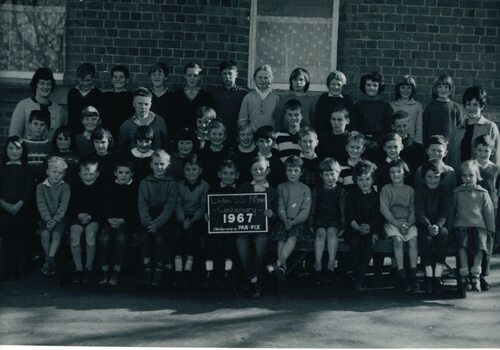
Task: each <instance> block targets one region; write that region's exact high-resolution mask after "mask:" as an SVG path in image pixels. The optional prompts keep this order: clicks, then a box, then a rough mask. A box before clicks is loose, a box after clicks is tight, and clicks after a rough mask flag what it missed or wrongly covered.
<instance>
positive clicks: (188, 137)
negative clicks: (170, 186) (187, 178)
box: [167, 128, 196, 181]
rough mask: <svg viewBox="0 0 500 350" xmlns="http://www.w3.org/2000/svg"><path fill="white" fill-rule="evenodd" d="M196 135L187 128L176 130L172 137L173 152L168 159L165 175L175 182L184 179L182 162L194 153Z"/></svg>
mask: <svg viewBox="0 0 500 350" xmlns="http://www.w3.org/2000/svg"><path fill="white" fill-rule="evenodd" d="M195 141H196V135H195V133H194V132H193V131H192V130H191V129H188V128H182V129H180V130H178V131H177V132H176V133H175V134H174V137H173V142H174V146H173V152H172V156H171V157H170V166H169V167H168V170H167V173H168V174H169V175H170V176H171V177H172V178H173V179H174V180H175V181H179V180H182V179H183V178H184V160H186V159H187V158H188V157H189V156H190V155H191V154H193V153H196V152H195V150H196V147H195V144H196V142H195Z"/></svg>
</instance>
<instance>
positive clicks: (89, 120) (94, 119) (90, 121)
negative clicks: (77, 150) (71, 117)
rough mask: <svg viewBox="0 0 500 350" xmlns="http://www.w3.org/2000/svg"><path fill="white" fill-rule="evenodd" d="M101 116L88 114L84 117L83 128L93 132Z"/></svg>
mask: <svg viewBox="0 0 500 350" xmlns="http://www.w3.org/2000/svg"><path fill="white" fill-rule="evenodd" d="M100 120H101V119H100V118H99V117H98V116H96V115H86V116H84V117H83V118H82V124H83V129H84V130H85V131H87V132H92V131H94V130H95V128H97V125H99V123H100Z"/></svg>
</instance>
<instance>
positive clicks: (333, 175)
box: [320, 168, 340, 188]
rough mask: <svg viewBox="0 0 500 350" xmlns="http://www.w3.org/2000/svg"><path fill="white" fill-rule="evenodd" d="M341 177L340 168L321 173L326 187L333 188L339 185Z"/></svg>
mask: <svg viewBox="0 0 500 350" xmlns="http://www.w3.org/2000/svg"><path fill="white" fill-rule="evenodd" d="M339 175H340V168H335V169H332V170H324V171H322V172H320V176H321V178H322V179H323V182H324V183H325V185H326V187H329V188H331V187H333V186H335V184H336V183H337V181H338V179H339Z"/></svg>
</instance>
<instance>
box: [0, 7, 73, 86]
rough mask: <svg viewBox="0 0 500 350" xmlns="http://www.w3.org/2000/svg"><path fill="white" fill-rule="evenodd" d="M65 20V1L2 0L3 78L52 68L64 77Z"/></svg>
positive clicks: (0, 56)
mask: <svg viewBox="0 0 500 350" xmlns="http://www.w3.org/2000/svg"><path fill="white" fill-rule="evenodd" d="M65 21H66V1H65V0H29V1H28V0H0V33H1V35H0V37H1V39H0V40H1V46H2V50H1V51H0V78H27V79H30V78H31V77H32V75H33V72H34V71H35V70H36V69H37V68H39V67H49V68H50V69H52V70H53V71H54V78H56V79H58V80H59V79H62V77H63V73H64V27H65Z"/></svg>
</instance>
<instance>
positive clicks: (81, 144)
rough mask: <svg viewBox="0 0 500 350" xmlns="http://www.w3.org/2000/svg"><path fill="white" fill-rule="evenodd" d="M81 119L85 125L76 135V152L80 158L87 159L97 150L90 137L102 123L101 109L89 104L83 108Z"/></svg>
mask: <svg viewBox="0 0 500 350" xmlns="http://www.w3.org/2000/svg"><path fill="white" fill-rule="evenodd" d="M80 120H81V122H82V125H83V132H82V133H81V134H78V135H76V137H75V152H76V155H77V156H78V157H79V158H80V159H85V158H88V157H89V156H90V155H92V154H94V152H95V150H94V144H93V143H92V140H91V139H90V137H91V136H92V133H93V132H94V130H95V129H96V128H97V127H98V126H99V124H101V117H100V115H99V111H98V110H97V109H96V108H95V107H94V106H87V107H85V108H84V109H82V111H81V119H80ZM80 129H81V128H80Z"/></svg>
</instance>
